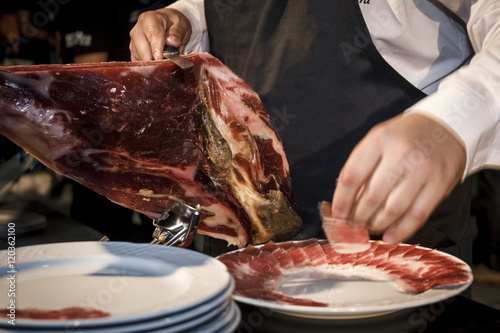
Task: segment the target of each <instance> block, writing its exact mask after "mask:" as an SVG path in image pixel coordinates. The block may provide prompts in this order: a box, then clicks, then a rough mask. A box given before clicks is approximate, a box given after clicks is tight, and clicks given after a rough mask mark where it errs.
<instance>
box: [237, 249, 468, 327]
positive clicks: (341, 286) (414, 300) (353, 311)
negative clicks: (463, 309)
mask: <svg viewBox="0 0 500 333" xmlns="http://www.w3.org/2000/svg"><path fill="white" fill-rule="evenodd" d="M256 247H259V246H256ZM236 251H241V250H236ZM236 251H235V252H236ZM434 253H439V254H441V255H442V256H446V257H448V258H451V259H452V260H454V261H457V262H460V263H462V264H464V265H465V266H464V267H467V268H468V271H469V277H470V278H469V279H468V281H467V282H465V283H464V284H461V285H459V286H457V287H453V288H450V289H446V288H431V289H429V290H427V291H425V292H423V293H420V294H406V293H401V292H399V291H398V290H396V288H395V287H394V286H393V285H392V284H391V283H389V282H385V281H368V280H349V279H345V278H342V279H334V278H328V279H320V280H318V279H314V278H307V276H310V275H314V272H315V269H314V267H312V268H311V267H307V268H304V270H297V271H295V272H294V273H293V274H291V275H289V276H288V278H287V279H286V280H285V281H282V282H281V283H280V285H279V286H278V288H277V291H279V292H281V293H284V294H286V295H289V296H292V297H296V298H307V299H311V300H314V301H317V302H322V303H327V304H328V306H326V307H315V306H304V305H289V304H280V303H277V302H274V301H267V300H261V299H254V298H249V297H245V296H241V295H238V294H235V295H234V296H233V298H234V299H235V300H236V301H238V302H242V303H246V304H250V305H253V306H257V307H264V308H268V309H272V310H274V311H277V312H281V313H284V314H287V315H292V316H299V317H307V318H318V319H354V318H367V317H373V316H380V315H384V314H387V313H391V312H395V311H399V310H403V309H407V308H414V307H418V306H422V305H426V304H432V303H435V302H439V301H442V300H445V299H447V298H450V297H452V296H454V295H457V294H459V293H461V292H462V291H464V290H465V289H467V288H468V287H469V286H470V284H471V283H472V279H473V277H472V273H471V270H470V267H469V266H468V265H467V264H466V263H464V262H463V261H462V260H460V259H458V258H456V257H453V256H451V255H449V254H447V253H443V252H439V251H435V252H434ZM317 272H319V273H321V272H322V271H321V269H319V268H318V270H317ZM323 272H324V270H323ZM304 276H306V277H304ZM236 292H237V290H236Z"/></svg>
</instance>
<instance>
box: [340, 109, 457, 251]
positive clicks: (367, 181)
mask: <svg viewBox="0 0 500 333" xmlns="http://www.w3.org/2000/svg"><path fill="white" fill-rule="evenodd" d="M464 167H465V151H464V150H463V147H462V145H461V144H460V143H459V142H458V141H457V140H456V139H455V138H454V136H453V135H450V133H448V132H446V130H445V129H444V128H443V127H442V126H441V125H440V123H438V122H436V121H434V120H432V119H430V118H427V117H425V116H423V115H411V116H406V117H396V118H393V119H391V120H390V121H387V122H386V123H383V124H381V125H378V126H376V127H375V128H374V129H373V130H372V131H370V132H369V133H368V134H367V136H366V137H365V138H364V139H363V140H362V141H361V142H360V143H359V144H358V146H356V148H355V149H354V150H353V152H352V154H351V156H350V157H349V159H348V160H347V162H346V164H345V166H344V168H343V169H342V171H341V173H340V175H339V181H338V184H337V188H336V190H335V193H334V196H333V202H332V213H333V214H334V216H335V217H337V218H347V219H348V220H349V221H350V223H353V224H356V225H361V226H363V225H364V226H366V227H367V228H368V230H369V231H370V232H371V233H382V232H384V231H385V233H384V236H383V237H384V240H385V241H389V242H396V241H402V240H405V239H408V238H409V237H410V236H411V235H413V234H414V233H415V232H416V231H417V230H418V229H419V228H420V227H421V226H422V225H423V224H424V223H425V221H426V220H427V219H428V217H429V216H430V215H431V214H432V212H433V211H434V209H435V208H436V207H437V206H438V204H439V203H440V202H441V201H442V200H443V199H444V198H445V197H446V196H447V195H448V194H449V193H450V192H451V190H452V189H453V188H454V186H455V185H456V184H457V183H458V182H459V180H460V178H461V175H462V173H463V168H464Z"/></svg>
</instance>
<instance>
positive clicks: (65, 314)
mask: <svg viewBox="0 0 500 333" xmlns="http://www.w3.org/2000/svg"><path fill="white" fill-rule="evenodd" d="M1 313H2V314H4V315H7V314H8V311H6V310H2V311H1ZM109 316H110V314H109V313H108V312H104V311H101V310H97V309H91V308H82V307H78V306H74V307H69V308H64V309H60V310H42V309H36V308H26V309H16V317H17V318H22V319H37V320H68V319H91V318H104V317H109Z"/></svg>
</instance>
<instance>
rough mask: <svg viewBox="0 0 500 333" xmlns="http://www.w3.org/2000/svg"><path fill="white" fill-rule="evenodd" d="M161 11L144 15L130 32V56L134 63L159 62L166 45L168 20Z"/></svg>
mask: <svg viewBox="0 0 500 333" xmlns="http://www.w3.org/2000/svg"><path fill="white" fill-rule="evenodd" d="M167 19H168V18H165V17H164V16H163V15H162V14H161V12H160V11H149V12H145V13H142V14H141V15H140V16H139V19H138V20H137V23H136V25H135V26H134V27H133V28H132V30H130V46H129V47H130V54H131V58H132V60H133V61H139V60H152V59H155V60H159V59H161V58H162V50H163V46H164V45H165V30H166V28H167V21H166V20H167Z"/></svg>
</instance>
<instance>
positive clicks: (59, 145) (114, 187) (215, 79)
mask: <svg viewBox="0 0 500 333" xmlns="http://www.w3.org/2000/svg"><path fill="white" fill-rule="evenodd" d="M187 59H188V60H189V61H191V62H192V63H193V66H192V67H191V68H189V69H180V68H179V67H177V66H176V65H175V64H173V63H172V62H171V61H169V60H164V61H159V62H123V63H121V62H114V63H99V64H70V65H37V66H15V67H4V68H0V133H2V134H4V135H5V136H7V137H8V138H10V139H11V140H12V141H13V142H15V143H16V144H18V145H19V146H21V147H23V148H24V149H25V150H26V151H27V152H29V153H30V154H32V155H33V156H35V157H36V158H37V159H39V160H40V161H41V162H42V163H44V164H45V165H46V166H48V167H49V168H51V169H53V170H54V171H56V172H58V173H60V174H62V175H65V176H67V177H69V178H72V179H74V180H76V181H77V182H80V183H81V184H83V185H85V186H87V187H89V188H90V189H92V190H94V191H96V192H98V193H100V194H102V195H104V196H106V197H107V198H108V199H110V200H111V201H113V202H115V203H117V204H120V205H122V206H125V207H127V208H130V209H133V210H136V211H138V212H140V213H143V214H145V215H147V216H149V217H151V218H158V217H159V216H160V215H161V213H163V212H164V210H165V209H166V208H167V207H168V206H169V205H170V204H171V203H172V202H174V201H177V200H179V199H181V200H184V201H185V202H187V203H189V204H191V205H197V204H200V205H201V206H202V207H203V208H204V209H205V210H208V211H210V212H212V213H214V214H215V216H213V217H208V218H206V219H205V220H204V221H203V222H202V223H201V224H200V225H199V227H198V232H199V233H201V234H205V235H209V236H212V237H216V238H221V239H225V240H226V241H227V242H228V243H229V244H234V245H237V246H239V247H243V246H245V245H247V244H248V243H254V244H258V243H265V242H267V241H269V240H276V241H278V240H286V239H290V238H292V237H293V236H294V235H296V234H297V233H298V232H299V231H300V229H301V225H302V221H301V219H300V217H299V216H298V215H297V214H296V212H295V202H294V197H293V193H292V185H291V180H290V174H289V167H288V162H287V160H286V156H285V153H284V151H283V146H282V143H281V140H280V138H279V136H278V134H277V132H276V130H275V128H274V127H273V125H272V124H271V121H270V119H269V117H268V115H267V113H266V112H265V110H264V108H263V105H262V103H261V101H260V99H259V97H258V95H257V94H256V93H255V92H254V91H252V90H251V89H250V88H249V86H248V85H246V84H245V82H243V81H242V80H241V78H239V77H238V76H236V75H235V74H234V73H232V72H231V71H230V70H229V69H228V68H227V67H226V66H224V65H223V64H222V63H221V62H219V61H218V60H217V59H215V58H213V57H212V56H210V55H208V54H193V55H190V56H188V57H187Z"/></svg>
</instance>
